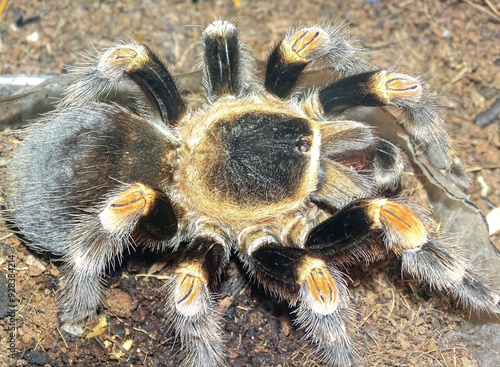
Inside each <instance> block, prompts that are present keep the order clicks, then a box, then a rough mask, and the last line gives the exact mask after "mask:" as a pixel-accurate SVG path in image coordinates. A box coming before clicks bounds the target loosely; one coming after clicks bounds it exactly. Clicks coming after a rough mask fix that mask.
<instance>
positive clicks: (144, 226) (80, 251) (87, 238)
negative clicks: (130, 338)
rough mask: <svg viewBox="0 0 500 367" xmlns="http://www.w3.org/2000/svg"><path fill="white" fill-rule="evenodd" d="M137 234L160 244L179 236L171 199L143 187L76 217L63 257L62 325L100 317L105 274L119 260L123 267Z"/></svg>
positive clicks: (134, 186)
mask: <svg viewBox="0 0 500 367" xmlns="http://www.w3.org/2000/svg"><path fill="white" fill-rule="evenodd" d="M136 231H138V232H140V233H141V234H142V235H143V236H150V237H151V238H152V239H155V240H156V241H162V240H166V239H169V238H171V237H172V236H173V235H174V234H175V233H176V232H177V220H176V217H175V213H174V211H173V208H172V206H171V204H170V201H169V200H168V198H167V197H166V196H165V195H164V194H162V193H159V192H157V191H155V190H153V189H151V188H149V187H147V186H146V185H143V184H141V183H133V184H131V185H126V186H125V187H123V188H122V189H120V190H117V192H116V193H115V194H114V195H112V196H111V197H110V198H109V199H108V200H106V203H105V205H104V207H103V209H102V210H101V211H100V212H99V213H98V214H97V215H93V214H90V213H89V214H80V215H77V217H76V219H75V220H74V222H73V223H72V230H71V231H70V233H69V236H68V249H67V251H66V254H65V255H64V257H63V260H64V262H65V264H64V265H63V267H62V273H63V284H62V287H61V290H60V301H61V305H62V312H61V320H62V322H67V323H75V322H79V321H81V320H83V319H84V318H86V317H88V316H91V315H93V314H94V313H95V311H96V309H97V307H98V306H99V305H100V302H101V300H100V297H101V294H102V290H103V285H102V283H103V280H102V278H103V276H104V273H105V271H106V268H107V267H108V266H109V265H110V264H114V261H115V259H118V261H120V259H121V256H122V252H123V249H124V248H126V247H129V246H132V244H133V241H132V236H133V234H134V233H135V232H136Z"/></svg>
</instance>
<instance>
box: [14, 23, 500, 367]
mask: <svg viewBox="0 0 500 367" xmlns="http://www.w3.org/2000/svg"><path fill="white" fill-rule="evenodd" d="M202 47H203V61H204V66H203V86H204V88H205V94H206V99H207V103H206V104H205V105H203V106H202V107H200V108H198V109H195V110H189V109H188V107H187V106H186V103H185V101H184V100H183V98H182V97H181V95H180V93H179V90H178V88H177V87H176V84H175V82H174V80H173V79H172V77H171V75H170V74H169V72H168V71H167V69H166V68H165V66H164V65H163V64H162V62H161V60H160V59H159V58H158V57H157V56H156V55H155V54H154V53H153V52H152V51H151V49H150V48H149V47H147V46H141V45H138V44H135V43H129V44H120V45H117V46H114V47H112V48H109V49H107V50H104V51H103V52H101V53H99V54H98V55H97V57H96V58H92V59H91V60H90V62H89V63H88V65H86V66H85V67H84V68H81V69H79V70H78V71H77V75H78V79H77V80H76V82H75V83H74V84H73V85H72V86H71V87H69V89H68V90H67V91H66V94H65V96H64V98H63V99H62V100H61V102H60V104H59V105H58V107H57V109H56V111H55V112H54V113H52V114H50V115H49V116H47V117H46V118H44V119H43V120H42V121H40V122H39V123H38V124H36V125H35V126H34V127H32V128H31V131H30V133H29V134H28V135H27V137H26V138H25V140H24V141H23V142H22V143H21V145H20V146H19V148H18V149H17V151H16V152H15V153H14V155H13V158H12V163H11V165H10V169H9V172H8V175H7V178H6V182H5V188H4V189H5V192H6V194H7V199H6V202H7V213H8V218H9V220H10V222H12V224H13V226H14V227H15V228H17V230H18V231H19V233H20V234H21V235H22V237H23V238H24V239H25V240H26V241H27V243H28V246H30V247H31V248H33V249H36V250H40V251H49V252H51V253H53V254H57V255H60V256H62V259H63V261H64V265H63V269H62V285H61V289H60V307H61V321H62V322H63V323H67V324H68V323H69V324H72V323H73V324H74V323H79V322H81V321H82V320H83V319H85V318H86V317H88V316H91V315H93V314H94V313H95V312H96V309H97V308H98V307H99V305H100V298H101V292H102V290H103V277H104V275H105V271H106V269H107V268H108V267H109V266H110V264H112V263H113V262H114V261H115V259H117V258H118V259H120V258H121V256H122V253H123V251H124V250H125V249H127V248H130V247H136V246H138V247H141V246H144V247H149V248H153V249H159V250H167V249H168V250H170V251H179V252H181V253H182V255H181V256H180V261H179V263H178V264H177V267H176V270H175V275H174V276H173V277H172V278H171V279H170V280H169V281H168V282H167V284H166V292H167V297H166V302H165V307H166V316H167V321H168V323H169V324H170V325H171V328H172V329H173V331H174V332H175V334H176V336H177V337H178V339H179V340H180V342H181V350H182V352H183V353H184V362H183V363H184V365H185V366H222V365H225V363H226V362H225V353H224V346H223V342H222V337H223V336H222V331H221V327H220V325H219V323H220V321H221V316H220V315H218V314H217V312H216V311H215V309H216V305H215V302H214V298H213V295H212V293H211V290H213V289H214V287H215V285H216V283H217V280H218V279H219V277H220V275H221V273H222V272H223V270H224V267H225V266H226V265H227V263H228V260H229V257H230V254H231V252H232V251H234V252H235V253H236V254H237V256H238V257H239V258H240V259H241V261H242V263H243V264H244V267H245V268H246V269H247V270H248V273H249V274H250V276H251V278H253V279H255V280H256V281H257V282H258V283H259V284H261V285H263V286H264V287H265V289H266V290H268V291H269V292H270V293H273V294H275V295H277V296H278V297H280V298H282V299H285V300H286V301H288V303H289V304H290V305H292V306H294V307H295V308H296V323H297V325H298V326H299V327H300V328H303V329H304V330H305V334H306V336H307V337H308V338H309V339H311V340H312V341H313V342H314V343H316V345H317V347H318V349H319V351H320V353H321V354H320V355H321V358H322V360H323V362H324V363H326V364H327V365H329V366H351V365H356V364H358V363H359V356H358V354H357V352H356V348H355V345H354V343H353V341H352V340H351V337H350V335H349V333H348V331H347V324H348V323H349V321H350V316H351V311H350V306H349V292H348V289H347V286H346V281H345V280H344V276H343V273H342V271H341V270H340V269H342V268H343V267H344V266H345V265H346V264H350V263H352V262H355V261H366V262H371V261H374V260H375V259H378V258H380V256H381V255H383V254H384V253H385V252H387V251H389V250H390V251H393V252H395V253H396V254H397V255H398V256H400V257H401V260H402V268H403V270H404V271H405V272H407V273H409V274H410V275H412V276H414V277H415V278H417V279H418V280H421V281H425V282H428V283H429V284H430V285H431V286H432V287H434V288H437V289H439V290H442V291H445V292H447V293H449V294H451V295H452V296H454V297H456V298H458V299H459V300H460V302H463V303H464V304H466V305H468V306H471V307H472V308H474V309H479V310H487V311H489V312H494V313H499V312H500V307H499V294H498V292H496V291H495V290H494V289H493V288H492V287H491V286H490V285H489V284H488V283H487V282H486V281H485V280H484V279H483V278H481V277H480V276H479V275H478V274H477V272H476V271H475V270H474V269H472V267H471V265H470V264H469V263H468V261H467V260H466V259H465V258H463V257H462V256H461V255H460V251H459V250H458V248H457V246H453V245H450V244H448V243H444V242H443V241H442V239H441V237H442V236H440V235H439V233H438V232H437V229H436V228H435V226H434V225H433V223H432V221H431V220H430V219H429V217H428V214H427V213H426V212H424V211H423V210H422V209H420V208H418V207H416V206H415V205H412V204H410V203H408V202H406V201H405V200H404V199H402V198H390V197H388V196H383V193H384V192H387V190H389V189H392V188H394V187H395V186H397V185H398V183H399V181H400V178H401V175H402V171H403V153H402V151H401V149H400V148H398V147H397V146H395V145H394V144H392V143H390V142H389V141H386V140H383V139H381V138H378V137H377V136H376V135H375V132H374V130H373V129H372V128H370V127H369V126H367V125H366V124H364V123H360V122H356V121H346V120H345V119H343V117H342V114H343V112H344V111H347V110H349V109H352V108H355V107H358V106H394V107H396V108H398V109H399V111H401V121H400V122H401V124H402V126H403V127H404V129H405V130H406V131H407V132H408V134H409V135H410V136H411V137H412V139H413V140H414V141H415V142H416V143H418V144H419V145H420V146H421V149H422V151H423V152H424V153H425V154H427V155H428V156H429V158H430V159H431V161H432V163H433V164H434V165H435V166H436V167H437V168H438V169H440V170H442V171H443V172H444V173H445V174H446V175H448V176H449V177H451V178H452V179H453V180H454V181H455V182H456V183H457V185H459V186H466V185H467V183H468V180H467V177H466V175H465V173H464V171H463V170H462V168H461V166H460V164H459V162H458V161H457V160H456V159H455V158H454V157H453V151H452V148H451V146H450V143H449V137H448V136H447V134H446V133H445V131H444V129H443V123H442V121H441V120H440V118H439V116H438V115H437V113H436V108H435V102H434V101H433V98H431V96H430V95H429V94H428V93H427V92H426V91H425V90H424V89H423V88H422V85H421V84H420V83H419V82H418V80H417V79H415V78H413V77H410V76H408V75H405V74H399V73H395V72H393V71H390V70H381V69H379V68H376V67H374V66H373V65H371V64H370V63H368V62H367V61H366V60H365V58H364V56H363V53H362V52H360V50H359V49H357V48H356V47H354V46H352V45H351V44H350V42H349V40H348V38H347V36H346V35H345V34H344V32H343V31H342V28H341V27H337V28H334V27H330V26H313V27H307V28H301V29H292V30H290V31H289V32H288V33H287V34H286V35H285V37H284V38H283V39H282V40H281V42H280V43H279V44H278V45H277V46H276V47H275V49H274V50H273V51H272V52H271V54H270V55H269V58H268V60H267V66H266V69H265V80H264V82H263V83H261V82H259V81H257V80H255V79H257V78H255V76H254V75H253V68H252V67H253V59H252V57H251V55H250V53H249V51H248V50H247V49H246V48H245V46H244V45H243V44H242V42H241V40H240V37H239V34H238V30H237V28H236V27H235V26H234V25H233V24H232V23H229V22H225V21H219V20H217V21H215V22H214V23H212V24H211V25H209V26H208V27H207V28H206V29H205V31H204V32H203V36H202ZM313 62H324V63H327V64H328V65H329V66H330V67H331V68H333V69H335V70H336V71H337V72H338V74H339V77H337V79H336V80H335V81H333V82H332V83H331V84H329V85H327V86H326V87H324V88H321V89H316V90H313V91H310V92H308V93H299V92H297V91H296V88H295V87H296V85H297V83H298V80H299V78H300V76H301V73H302V72H303V71H304V69H305V68H306V67H307V66H308V65H309V64H310V63H313ZM332 78H333V77H332ZM118 87H120V88H123V87H125V88H126V89H127V90H129V92H130V93H129V94H128V96H127V97H128V98H129V99H130V101H131V102H132V103H131V105H130V106H129V107H124V106H120V105H119V104H116V103H112V102H110V100H109V98H108V96H109V95H110V93H111V92H113V91H114V90H116V89H117V88H118Z"/></svg>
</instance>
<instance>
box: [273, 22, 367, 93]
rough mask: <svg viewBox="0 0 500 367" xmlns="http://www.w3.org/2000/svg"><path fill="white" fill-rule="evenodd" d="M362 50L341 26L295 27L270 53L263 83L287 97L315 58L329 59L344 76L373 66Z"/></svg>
mask: <svg viewBox="0 0 500 367" xmlns="http://www.w3.org/2000/svg"><path fill="white" fill-rule="evenodd" d="M360 51H361V50H360V49H359V48H358V47H355V46H353V45H352V44H351V42H350V40H349V37H348V35H347V34H346V33H345V31H344V27H342V26H337V27H330V26H312V27H307V28H301V29H295V28H292V29H290V30H289V31H288V32H287V33H286V35H285V36H284V37H283V39H282V40H281V41H280V43H278V45H277V46H276V47H275V48H274V50H273V51H272V52H271V54H270V55H269V58H268V61H267V65H266V74H265V82H264V86H265V88H266V90H267V91H268V92H269V93H272V94H274V95H276V96H278V97H280V98H287V97H288V96H289V95H290V94H291V93H292V91H293V89H294V87H295V85H296V83H297V81H298V79H299V77H300V74H301V73H302V71H303V70H304V69H305V68H306V67H307V65H308V64H309V63H311V62H314V61H321V60H323V61H328V62H329V63H330V64H331V66H333V67H334V68H335V69H336V70H337V71H338V72H339V73H340V74H341V75H343V76H346V75H352V74H356V73H361V72H364V71H367V70H371V69H373V68H374V67H373V66H372V65H370V64H369V63H368V62H367V61H366V60H364V58H363V56H362V53H361V52H360ZM360 55H361V56H360Z"/></svg>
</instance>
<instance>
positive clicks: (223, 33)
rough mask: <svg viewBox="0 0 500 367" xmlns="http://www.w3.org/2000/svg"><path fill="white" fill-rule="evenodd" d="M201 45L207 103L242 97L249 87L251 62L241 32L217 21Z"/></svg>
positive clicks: (226, 23)
mask: <svg viewBox="0 0 500 367" xmlns="http://www.w3.org/2000/svg"><path fill="white" fill-rule="evenodd" d="M201 45H202V48H203V86H204V87H205V96H206V98H207V100H208V101H210V102H213V101H215V100H216V99H218V98H220V97H222V96H225V95H232V96H238V95H241V94H242V92H243V91H244V89H246V88H247V87H248V80H247V79H248V78H247V69H248V68H249V65H248V64H249V62H250V58H249V57H248V56H247V54H246V52H245V46H244V45H243V43H242V42H241V40H240V36H239V32H238V28H236V26H235V25H234V24H232V23H230V22H227V21H221V20H217V21H215V22H213V23H212V24H210V25H209V26H208V27H207V28H206V29H205V31H204V32H203V35H202V38H201Z"/></svg>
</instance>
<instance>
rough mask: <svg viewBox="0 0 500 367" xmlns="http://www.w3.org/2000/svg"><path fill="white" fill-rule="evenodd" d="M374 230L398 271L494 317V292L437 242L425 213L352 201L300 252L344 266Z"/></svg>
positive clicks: (454, 250) (498, 298)
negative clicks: (399, 265)
mask: <svg viewBox="0 0 500 367" xmlns="http://www.w3.org/2000/svg"><path fill="white" fill-rule="evenodd" d="M377 231H378V232H379V233H380V234H382V241H383V243H384V245H385V246H386V248H387V249H388V250H392V251H394V252H395V253H396V254H397V255H399V256H401V257H402V267H403V270H404V271H406V272H407V273H409V274H410V275H412V276H414V277H415V278H417V279H418V280H420V281H425V282H427V283H428V284H429V285H430V286H431V287H434V288H437V289H438V290H442V291H445V292H448V293H450V294H451V295H452V296H454V297H456V298H457V299H458V300H459V301H461V302H463V303H464V304H465V305H466V306H469V307H470V308H471V309H474V310H484V311H487V312H492V313H500V304H499V302H500V293H499V292H498V291H497V290H495V289H494V288H493V287H492V286H491V285H490V283H489V282H488V281H487V280H486V279H484V278H483V277H482V276H480V275H479V272H478V271H477V270H475V269H474V268H473V266H472V265H471V264H469V262H468V261H467V260H466V259H465V258H464V257H463V256H462V255H461V251H460V250H459V249H458V247H457V246H454V245H450V244H445V243H443V242H441V241H439V240H438V238H437V236H436V234H435V231H434V229H433V227H432V225H431V223H430V222H429V220H427V218H426V214H425V213H423V212H422V211H421V210H419V209H418V208H412V207H410V206H409V205H408V204H403V203H402V202H400V201H395V200H388V199H371V200H366V199H365V200H358V201H355V202H353V203H351V204H349V205H347V206H346V207H344V208H343V209H342V210H340V211H339V212H337V213H336V214H334V215H333V216H332V217H330V218H328V219H327V220H325V221H324V222H322V223H321V224H319V225H318V226H316V227H315V228H313V229H312V230H311V231H310V233H309V235H308V238H307V240H306V243H305V248H306V249H308V250H309V251H313V253H315V254H318V256H319V255H321V256H322V257H323V258H325V259H335V258H336V259H338V260H339V261H341V262H342V261H347V262H349V261H352V260H353V259H352V256H353V254H355V253H356V252H355V251H356V249H357V248H359V247H360V246H361V247H363V246H364V245H363V244H364V243H366V241H367V240H369V239H370V238H371V237H373V236H374V233H377ZM364 257H366V256H364Z"/></svg>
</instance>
